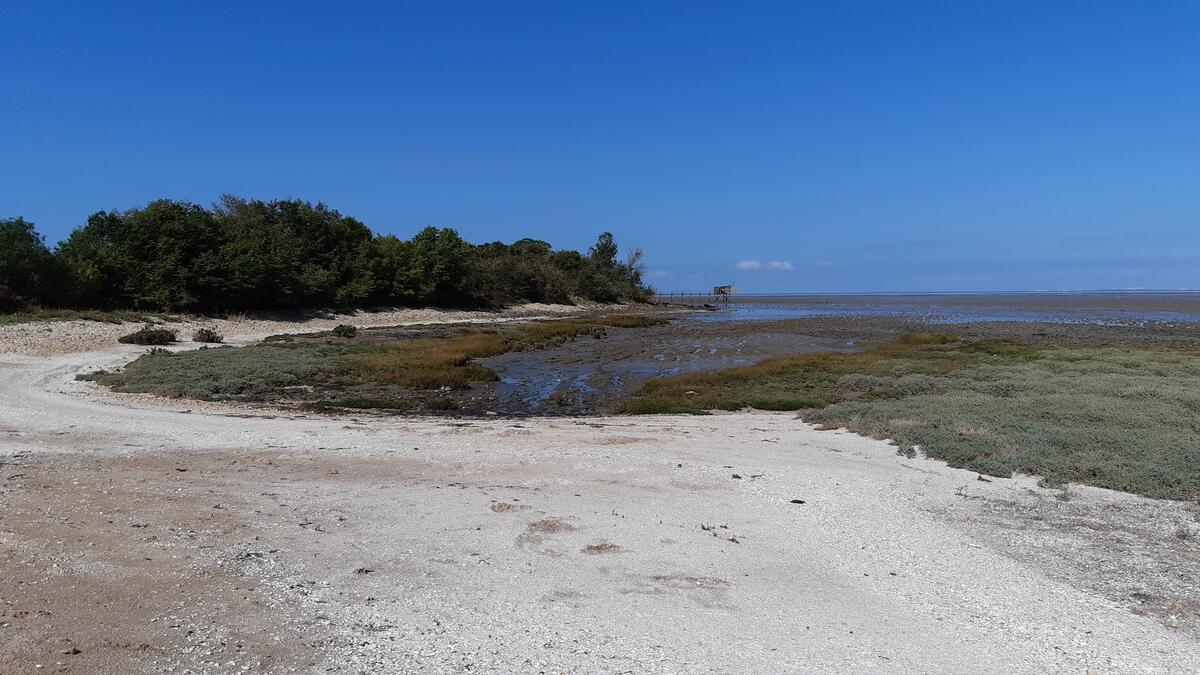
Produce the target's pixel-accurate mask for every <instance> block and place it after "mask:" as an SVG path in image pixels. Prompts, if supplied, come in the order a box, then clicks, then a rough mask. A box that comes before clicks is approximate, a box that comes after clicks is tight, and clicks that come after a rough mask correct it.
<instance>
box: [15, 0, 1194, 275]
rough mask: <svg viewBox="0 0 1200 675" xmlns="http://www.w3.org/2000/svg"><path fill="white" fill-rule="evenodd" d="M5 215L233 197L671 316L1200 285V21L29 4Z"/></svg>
mask: <svg viewBox="0 0 1200 675" xmlns="http://www.w3.org/2000/svg"><path fill="white" fill-rule="evenodd" d="M0 64H3V65H2V66H0V97H3V100H0V158H2V159H0V217H9V216H17V215H21V216H24V217H25V218H27V219H30V220H32V221H34V222H35V223H37V225H38V227H39V229H40V230H41V231H42V232H43V233H44V234H46V236H47V239H48V240H49V241H51V242H53V241H57V240H58V239H61V238H62V237H63V236H65V234H66V233H67V232H69V231H70V229H71V228H73V227H75V226H78V225H80V224H82V223H83V222H84V221H85V219H86V217H87V215H88V214H89V213H91V212H94V211H96V210H100V209H109V208H122V209H123V208H130V207H133V206H138V205H140V204H143V203H145V202H146V201H148V200H150V199H153V198H157V197H172V198H177V199H187V200H191V201H195V202H199V203H203V204H207V203H210V202H212V201H213V200H215V199H216V198H217V197H218V196H219V195H220V194H222V193H224V192H232V193H235V194H239V195H243V196H253V197H263V198H274V197H300V198H304V199H309V200H313V201H318V200H320V201H324V202H326V203H327V204H329V205H331V206H333V207H335V208H338V209H339V210H341V211H343V212H344V213H348V214H351V215H354V216H356V217H358V218H360V219H362V220H363V221H364V222H366V223H367V224H369V225H370V226H371V227H372V228H374V229H375V230H376V231H380V232H392V233H396V234H398V235H401V236H408V235H410V234H411V233H412V232H414V231H416V230H417V229H419V228H420V227H422V226H425V225H439V226H449V227H455V228H457V229H458V230H459V231H461V232H462V233H463V234H464V236H466V237H467V238H468V239H470V240H472V241H492V240H496V239H500V240H512V239H516V238H519V237H524V236H532V237H538V238H543V239H546V240H548V241H550V242H552V243H553V244H555V245H556V246H560V247H585V246H587V245H588V244H589V243H590V242H591V241H592V240H594V238H595V236H596V234H597V233H598V232H600V231H601V230H606V229H607V230H611V231H613V232H614V233H615V234H616V235H617V238H618V241H619V242H621V243H622V244H623V245H627V246H633V245H638V246H641V247H643V248H644V249H645V250H646V253H647V256H646V259H647V262H648V264H649V269H650V277H651V281H652V282H653V283H654V285H656V286H657V287H659V288H661V289H664V290H680V289H691V288H697V287H699V288H702V287H706V286H710V285H713V284H715V283H730V282H732V283H735V284H736V285H737V286H738V287H739V288H740V289H744V290H747V291H805V292H809V291H823V292H833V291H872V290H880V291H904V290H910V291H935V290H948V291H963V290H1031V289H1095V288H1181V287H1200V265H1198V263H1200V3H1195V2H1177V3H1159V2H1144V3H1134V2H1121V3H1107V2H1077V3H1075V2H1054V3H1044V2H1029V3H1021V2H1006V3H999V2H937V3H920V2H896V3H884V2H864V3H855V2H839V3H801V2H786V3H782V2H781V3H734V2H723V3H710V2H698V1H695V0H692V1H689V2H637V3H633V2H629V3H624V2H604V3H599V2H595V3H573V2H478V3H472V2H438V3H431V2H424V3H379V4H368V3H329V2H324V3H305V2H287V3H275V4H272V3H266V2H256V3H221V2H205V3H182V2H162V3H150V2H134V3H120V2H105V3H71V4H67V3H55V2H45V3H10V4H9V5H8V6H6V8H5V11H4V18H3V20H2V21H0Z"/></svg>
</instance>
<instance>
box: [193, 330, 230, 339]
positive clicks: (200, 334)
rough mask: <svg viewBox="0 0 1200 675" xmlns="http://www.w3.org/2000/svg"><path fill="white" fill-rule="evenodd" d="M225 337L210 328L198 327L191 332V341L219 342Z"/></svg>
mask: <svg viewBox="0 0 1200 675" xmlns="http://www.w3.org/2000/svg"><path fill="white" fill-rule="evenodd" d="M224 339H225V338H224V337H222V336H221V335H220V334H219V333H217V331H215V330H213V329H211V328H198V329H196V332H195V333H192V341H193V342H210V343H212V342H221V341H223V340H224Z"/></svg>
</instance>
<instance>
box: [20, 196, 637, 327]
mask: <svg viewBox="0 0 1200 675" xmlns="http://www.w3.org/2000/svg"><path fill="white" fill-rule="evenodd" d="M646 293H647V289H646V287H645V286H644V285H643V283H642V276H641V263H640V253H639V252H636V251H635V252H634V253H632V254H630V255H629V256H627V258H626V259H624V260H621V259H619V258H618V249H617V245H616V243H615V242H614V241H613V237H612V235H611V234H608V233H604V234H602V235H600V237H599V239H598V240H597V242H596V244H595V246H593V247H592V248H591V249H590V250H589V251H588V252H587V253H586V254H583V253H580V252H578V251H566V250H564V251H556V250H554V249H552V248H551V246H550V244H548V243H546V242H544V241H538V240H534V239H522V240H520V241H517V242H515V243H513V244H503V243H500V242H496V243H491V244H482V245H472V244H470V243H468V242H466V241H464V240H463V239H462V237H460V236H459V235H458V233H457V232H455V231H454V230H452V229H449V228H435V227H428V228H425V229H424V230H421V231H420V232H418V233H417V234H416V235H415V236H414V237H413V238H411V239H407V240H404V239H399V238H397V237H394V236H392V235H376V234H374V233H372V231H371V230H370V228H368V227H367V226H366V225H364V224H363V223H362V222H360V221H358V220H356V219H354V218H352V217H349V216H344V215H342V214H340V213H338V212H337V211H335V210H333V209H330V208H328V207H327V206H325V205H324V204H319V203H318V204H315V205H314V204H311V203H309V202H306V201H301V200H276V201H270V202H266V201H261V200H246V199H240V198H237V197H230V196H226V197H223V198H222V199H221V201H220V202H219V203H217V204H215V205H214V206H213V207H212V208H204V207H202V206H198V205H196V204H191V203H188V202H179V201H172V200H168V199H160V200H158V201H154V202H151V203H149V204H147V205H146V206H144V207H142V208H138V209H131V210H128V211H100V212H97V213H95V214H92V216H91V217H89V218H88V220H87V224H85V225H84V226H82V227H80V228H77V229H76V230H74V231H73V232H72V233H71V235H70V236H69V237H68V238H67V240H66V241H64V242H63V243H62V244H60V245H59V246H57V247H56V248H54V249H53V250H52V249H50V248H48V247H47V246H46V244H45V242H44V240H43V239H42V237H41V236H39V235H38V233H37V231H36V230H35V229H34V226H33V224H31V223H29V222H27V221H25V220H24V219H22V218H14V219H9V220H0V311H14V310H18V309H22V308H24V307H28V306H42V307H67V308H80V309H147V310H166V311H180V310H189V311H199V312H226V311H236V310H256V309H289V308H318V307H335V308H356V307H369V306H384V305H409V306H423V305H440V306H496V305H504V304H509V303H514V302H522V301H535V302H572V301H574V300H576V299H583V300H596V301H616V300H635V299H641V298H643V297H645V295H646Z"/></svg>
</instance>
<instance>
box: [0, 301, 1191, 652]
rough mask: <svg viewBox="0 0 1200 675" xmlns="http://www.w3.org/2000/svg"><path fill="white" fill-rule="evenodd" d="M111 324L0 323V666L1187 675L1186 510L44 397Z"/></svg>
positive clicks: (637, 443)
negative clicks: (0, 340) (2, 342)
mask: <svg viewBox="0 0 1200 675" xmlns="http://www.w3.org/2000/svg"><path fill="white" fill-rule="evenodd" d="M565 311H567V310H562V309H558V310H555V309H553V308H546V307H525V308H522V309H520V310H514V311H513V312H511V313H510V315H509V316H508V317H507V318H515V317H518V316H531V315H549V314H553V313H556V312H558V313H562V312H565ZM463 318H464V317H462V316H459V315H457V314H449V315H438V314H437V313H436V312H431V311H425V312H421V313H418V314H414V315H408V316H383V315H380V316H376V317H374V318H373V319H368V321H369V320H375V319H377V320H378V321H379V322H380V323H376V324H373V325H388V323H390V324H397V323H405V322H422V323H425V322H431V321H438V320H452V321H459V320H462V319H463ZM476 318H479V317H476ZM344 320H345V319H344V318H329V319H325V320H323V321H324V323H321V322H314V323H312V324H308V325H302V326H297V325H294V324H293V325H289V327H288V330H289V332H298V331H300V330H317V329H323V328H328V326H326V325H325V323H329V322H334V323H336V322H339V321H344ZM385 322H387V323H385ZM331 325H332V324H331ZM118 328H119V327H117V328H112V327H108V326H104V325H98V324H97V325H94V326H87V327H86V329H87V330H83V329H81V328H80V327H79V326H77V325H74V324H69V323H60V324H40V325H24V326H20V327H9V328H5V329H2V330H4V331H6V332H5V334H4V335H5V337H6V338H9V339H8V340H6V341H7V342H8V343H9V348H8V349H7V352H8V353H6V355H4V356H3V357H0V368H2V369H3V373H4V378H3V383H2V384H0V411H2V412H0V509H2V510H0V513H2V514H3V516H2V517H0V518H2V524H0V588H3V589H4V590H3V591H2V596H0V603H2V604H0V670H2V671H4V672H14V673H17V672H97V671H106V672H199V673H208V672H212V673H224V672H238V671H254V672H346V673H356V672H401V671H404V672H408V671H422V672H494V671H508V672H513V671H520V672H799V671H804V672H844V671H846V670H859V671H863V670H865V671H885V670H886V671H902V672H930V671H935V672H937V671H967V672H979V671H999V670H1004V671H1007V672H1031V673H1032V672H1046V671H1054V672H1085V671H1086V672H1184V671H1191V670H1195V669H1196V668H1197V666H1198V665H1200V644H1198V643H1197V636H1198V635H1200V631H1198V630H1197V628H1196V625H1195V620H1194V617H1195V615H1196V610H1197V608H1196V607H1195V606H1194V605H1193V603H1191V601H1190V600H1187V598H1189V597H1191V596H1192V595H1194V588H1191V583H1190V581H1189V574H1190V573H1189V572H1188V571H1187V570H1188V569H1190V567H1191V566H1192V565H1194V561H1195V557H1196V555H1197V552H1198V549H1197V544H1196V540H1197V538H1200V523H1198V522H1197V518H1198V515H1197V514H1198V512H1197V509H1196V507H1195V505H1192V504H1187V503H1183V502H1169V501H1156V500H1149V499H1144V498H1140V497H1135V496H1131V495H1127V494H1122V493H1117V492H1111V491H1107V490H1101V489H1095V488H1088V487H1080V486H1072V487H1071V489H1070V498H1069V499H1064V498H1063V497H1062V494H1063V493H1062V491H1060V490H1049V489H1043V488H1040V487H1038V485H1037V481H1036V480H1035V479H1033V478H1028V477H1017V478H1014V479H1011V480H1009V479H989V480H986V481H985V480H980V477H979V476H978V475H977V474H975V473H971V472H967V471H962V470H955V469H950V468H947V467H946V466H945V465H943V464H941V463H939V462H934V461H930V460H926V459H922V458H919V457H918V458H905V457H903V456H900V455H898V454H897V453H896V452H895V448H894V447H893V446H891V445H889V444H888V443H887V442H885V441H877V440H871V439H866V438H862V437H859V436H855V435H852V434H849V433H846V432H841V431H837V432H829V431H817V430H815V429H814V428H813V427H811V426H809V425H806V424H804V423H803V422H802V421H801V420H798V419H797V418H796V415H795V414H794V413H732V414H721V415H716V416H712V417H704V418H696V417H668V416H644V417H636V418H634V417H613V418H554V419H550V418H525V419H519V420H516V419H476V420H455V419H445V418H443V419H435V418H420V417H392V418H383V417H379V416H369V415H363V416H355V415H343V416H323V415H303V416H297V415H293V416H287V415H274V416H272V415H266V414H262V413H261V412H260V413H258V414H256V415H250V416H247V415H246V414H244V413H243V412H240V411H238V410H236V409H222V408H220V407H219V406H210V407H205V405H202V404H197V402H194V401H183V400H159V401H157V402H156V403H155V404H154V405H145V401H144V397H143V398H138V397H128V396H126V397H113V396H111V395H109V394H106V393H103V392H102V391H100V390H99V388H98V387H96V386H95V385H91V384H87V383H82V382H76V381H75V380H74V377H75V375H76V374H77V373H79V372H82V371H86V370H89V369H95V368H99V367H113V366H119V365H120V364H122V363H124V362H126V361H128V360H130V359H132V358H134V357H135V356H136V355H137V354H139V353H141V352H142V351H143V350H142V349H141V348H136V347H129V346H113V345H112V342H111V338H110V336H109V333H110V332H113V331H114V330H115V331H116V332H117V333H119V330H118ZM125 328H128V326H126V327H125ZM93 329H94V330H95V332H96V336H95V337H93V338H90V339H91V340H92V341H90V342H89V341H86V340H85V339H84V337H82V336H81V335H82V334H83V333H86V332H88V331H91V330H93ZM222 329H224V330H227V331H228V333H229V335H230V336H231V341H234V342H235V343H244V342H246V341H249V340H252V339H253V338H254V337H256V336H260V335H265V334H269V333H272V332H281V328H280V327H279V326H278V325H273V324H257V323H255V322H253V321H244V322H237V324H236V326H234V325H232V324H231V325H229V326H222ZM14 332H15V333H17V334H20V335H24V336H26V339H27V340H28V341H27V342H25V343H23V344H24V346H21V347H17V348H14V347H13V346H12V345H13V344H14V341H13V340H12V339H11V337H12V335H13V334H14ZM28 336H35V337H28ZM239 336H240V337H239ZM38 340H40V341H38ZM76 346H78V349H82V351H79V350H75V349H77V347H76ZM189 346H191V345H184V346H183V347H182V348H187V347H189ZM14 352H24V353H14ZM35 354H36V355H35Z"/></svg>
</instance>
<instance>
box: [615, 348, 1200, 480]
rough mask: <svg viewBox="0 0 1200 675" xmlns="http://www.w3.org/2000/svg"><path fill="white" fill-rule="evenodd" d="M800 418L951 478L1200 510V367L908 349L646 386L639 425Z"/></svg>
mask: <svg viewBox="0 0 1200 675" xmlns="http://www.w3.org/2000/svg"><path fill="white" fill-rule="evenodd" d="M741 408H759V409H769V410H800V411H803V418H804V419H805V421H808V422H812V423H815V424H818V425H820V428H824V429H835V428H846V429H849V430H851V431H854V432H857V433H860V434H863V435H867V436H870V437H873V438H881V439H882V438H887V439H893V440H894V441H895V442H896V443H897V445H898V446H899V448H900V449H901V450H902V451H906V452H912V451H914V450H915V449H916V448H920V450H921V451H922V452H924V453H926V454H928V455H929V456H931V457H934V458H937V459H942V460H945V461H946V462H948V463H949V464H951V465H952V466H956V467H962V468H966V469H971V470H974V471H978V472H979V473H983V474H988V475H995V476H1007V475H1011V474H1012V473H1013V472H1021V473H1028V474H1033V475H1038V476H1042V477H1044V479H1045V480H1046V481H1047V483H1049V484H1065V483H1069V482H1078V483H1086V484H1090V485H1096V486H1100V487H1106V488H1111V489H1115V490H1123V491H1126V492H1134V493H1138V494H1143V495H1146V496H1150V497H1159V498H1170V499H1196V498H1200V354H1198V353H1196V352H1192V351H1168V350H1147V349H1118V348H1034V347H1029V346H1025V345H1020V344H1014V343H1010V342H998V341H987V342H969V343H960V342H956V341H951V340H947V339H945V338H944V337H920V336H917V337H908V338H902V339H900V340H897V341H896V342H895V343H892V344H889V345H885V346H883V347H879V348H877V349H873V350H869V351H866V352H862V353H858V354H837V353H816V354H803V355H797V356H790V357H784V358H777V359H770V360H767V361H763V362H761V363H759V364H756V365H752V366H746V367H743V368H735V369H732V370H727V371H723V372H719V373H708V374H698V375H685V376H679V377H673V378H667V379H662V380H655V381H651V382H649V383H647V384H646V385H645V387H644V388H643V389H642V390H641V391H640V392H639V393H638V395H637V396H636V397H634V398H632V399H630V400H629V401H628V402H626V404H625V406H624V410H625V411H626V412H633V413H644V412H693V413H694V412H702V411H704V410H711V409H727V410H732V409H741Z"/></svg>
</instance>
